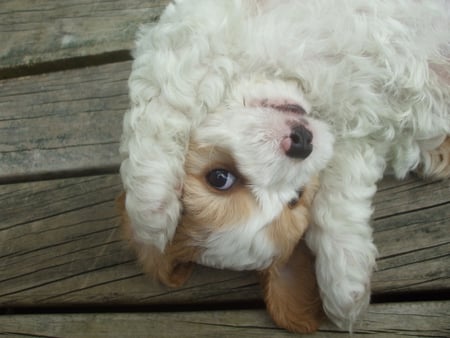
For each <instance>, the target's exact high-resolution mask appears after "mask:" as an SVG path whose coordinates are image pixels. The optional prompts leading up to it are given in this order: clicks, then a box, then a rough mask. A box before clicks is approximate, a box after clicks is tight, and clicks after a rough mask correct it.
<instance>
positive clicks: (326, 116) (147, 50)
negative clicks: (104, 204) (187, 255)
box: [121, 0, 450, 325]
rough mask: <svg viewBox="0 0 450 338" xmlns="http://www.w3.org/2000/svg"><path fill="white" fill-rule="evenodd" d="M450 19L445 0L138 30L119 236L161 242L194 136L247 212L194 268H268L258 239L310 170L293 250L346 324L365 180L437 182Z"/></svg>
mask: <svg viewBox="0 0 450 338" xmlns="http://www.w3.org/2000/svg"><path fill="white" fill-rule="evenodd" d="M449 12H450V9H449V4H448V2H447V1H445V0H442V1H441V0H435V1H426V0H422V1H421V0H418V1H410V0H396V1H381V0H374V1H366V0H345V1H341V0H303V1H295V0H284V1H277V0H246V1H244V0H233V1H230V0H192V1H188V0H184V1H176V2H175V3H173V4H171V5H169V6H168V7H167V9H166V10H165V12H164V13H163V15H162V17H161V19H160V21H159V23H158V24H156V25H155V26H150V27H144V28H143V29H142V30H141V31H140V34H139V37H138V42H137V48H136V50H135V61H134V63H133V70H132V73H131V76H130V81H129V86H130V99H131V109H130V110H129V111H128V112H127V113H126V115H125V119H124V131H123V139H122V145H121V152H122V154H123V155H124V161H123V163H122V166H121V175H122V179H123V183H124V187H125V191H126V209H127V213H128V217H129V221H130V226H131V229H132V232H133V238H134V239H135V240H136V241H137V242H139V243H141V244H142V245H148V246H152V247H155V248H157V250H158V251H159V252H164V251H165V249H166V247H167V246H168V245H169V243H171V241H172V239H173V237H174V234H175V233H176V229H177V225H178V224H179V220H180V217H181V215H182V202H181V200H182V196H183V187H184V185H185V174H186V172H185V170H186V168H185V158H186V154H187V152H188V149H190V144H192V139H193V138H194V139H196V138H199V139H202V137H203V139H207V141H208V142H209V143H210V144H211V142H212V144H213V145H214V143H215V145H216V146H218V147H223V148H226V149H227V152H229V154H230V156H231V157H232V158H233V160H234V161H236V162H237V163H238V164H237V166H238V171H239V172H240V173H242V175H243V176H244V177H246V179H247V180H246V181H245V182H247V185H246V186H247V188H249V190H250V191H251V193H252V194H253V196H254V197H255V200H256V201H257V203H258V208H259V210H260V211H261V214H260V215H259V216H256V215H255V217H256V218H257V220H256V221H255V222H254V223H251V222H250V223H246V224H245V226H244V225H242V228H241V229H242V232H241V233H240V232H239V231H240V229H239V228H235V229H234V230H233V231H231V234H230V237H228V238H227V239H226V240H222V239H217V238H216V239H214V238H210V237H208V236H207V237H203V238H204V240H203V242H202V243H201V244H199V245H201V246H202V248H203V249H202V250H201V254H199V255H198V256H197V257H196V261H197V262H200V263H203V264H207V265H212V266H217V267H227V268H235V269H264V268H267V267H268V266H269V265H270V264H271V262H272V259H273V257H274V256H276V252H277V248H276V243H274V242H273V241H271V237H270V236H265V235H264V236H262V235H261V232H260V230H261V229H263V228H264V226H266V225H267V224H270V222H271V221H273V219H275V218H277V217H278V216H279V214H280V213H281V210H282V209H283V205H286V203H288V201H289V200H291V199H292V198H293V197H294V196H295V194H296V193H297V192H298V190H299V189H302V188H303V187H304V186H306V185H307V184H308V182H310V181H311V180H313V177H314V176H316V175H320V176H319V182H320V186H319V190H318V192H317V194H316V197H315V199H314V201H313V205H312V207H311V212H312V213H313V223H314V225H313V226H312V227H310V229H309V231H308V233H307V242H308V244H309V246H310V248H311V249H312V251H313V252H314V254H315V255H316V274H317V279H318V284H319V287H320V292H321V297H322V299H323V303H324V309H325V311H326V313H327V314H328V316H329V317H330V318H331V319H332V320H333V321H334V322H335V323H336V324H338V325H348V324H351V323H352V322H353V321H354V320H355V319H356V317H357V315H358V314H359V313H360V312H361V311H362V310H363V309H364V308H365V307H366V306H367V304H368V302H369V296H370V277H371V273H372V270H373V268H374V265H375V258H376V253H377V251H376V248H375V246H374V245H373V243H372V230H371V227H370V226H369V220H370V217H371V214H372V207H371V201H372V197H373V195H374V194H375V191H376V182H377V181H378V180H379V179H380V178H381V177H382V176H383V173H384V172H385V169H386V168H390V169H392V170H393V172H394V173H395V175H396V176H397V177H399V178H402V177H404V176H405V175H406V174H407V173H408V172H409V171H411V170H419V171H420V172H421V173H422V174H423V175H424V176H434V177H441V178H442V177H448V176H450V141H449V138H448V135H449V134H450V115H449V106H450V70H449V55H450V47H449V40H450V36H449V32H450V18H449ZM274 114H275V115H280V114H281V115H280V116H283V118H275V117H273V115H274ZM287 121H291V122H287ZM292 121H294V122H292ZM300 126H301V127H302V128H299V127H300ZM305 130H306V131H305ZM196 131H197V132H196ZM271 131H272V132H271ZM202 135H203V136H202ZM333 139H334V144H333ZM210 169H215V168H210ZM219 169H221V168H219ZM210 173H211V171H209V172H208V174H210ZM216 174H217V177H219V176H220V177H221V178H222V179H224V180H223V182H222V183H224V184H225V183H226V182H228V178H229V176H227V175H228V174H224V173H223V172H222V174H224V175H222V174H219V173H218V172H216ZM227 177H228V178H227ZM210 178H211V177H210ZM204 207H207V206H204ZM241 234H242V235H241ZM212 236H213V237H214V235H212ZM205 238H208V239H205ZM297 239H298V238H296V240H297ZM246 241H247V244H246V245H245V244H244V242H246ZM205 243H206V244H205ZM236 243H239V244H236ZM243 248H244V249H243ZM241 249H242V250H241Z"/></svg>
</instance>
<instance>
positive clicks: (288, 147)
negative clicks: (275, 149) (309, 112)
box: [284, 125, 313, 159]
mask: <svg viewBox="0 0 450 338" xmlns="http://www.w3.org/2000/svg"><path fill="white" fill-rule="evenodd" d="M312 139H313V134H312V133H311V132H310V131H309V130H308V129H307V128H306V127H305V126H303V125H300V126H295V127H293V128H292V132H291V134H290V135H289V138H288V139H287V140H286V141H285V145H284V148H285V151H286V155H287V156H289V157H291V158H300V159H305V158H307V157H308V156H309V155H310V154H311V152H312V150H313V145H312Z"/></svg>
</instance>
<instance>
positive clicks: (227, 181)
mask: <svg viewBox="0 0 450 338" xmlns="http://www.w3.org/2000/svg"><path fill="white" fill-rule="evenodd" d="M206 180H207V181H208V183H209V184H210V185H211V186H212V187H213V188H216V189H218V190H228V189H230V188H231V187H232V186H233V185H234V183H235V182H236V176H234V175H233V174H232V173H231V172H229V171H228V170H226V169H213V170H211V171H210V172H209V173H208V174H207V175H206Z"/></svg>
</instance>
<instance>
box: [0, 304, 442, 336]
mask: <svg viewBox="0 0 450 338" xmlns="http://www.w3.org/2000/svg"><path fill="white" fill-rule="evenodd" d="M449 313H450V302H448V301H447V302H423V303H400V304H376V305H372V306H371V307H370V308H369V311H368V313H367V314H366V316H365V317H364V318H363V319H362V320H361V322H360V323H358V324H357V325H356V327H355V328H354V332H353V334H352V337H355V338H360V337H361V338H362V337H367V336H370V335H375V336H376V335H379V336H382V337H387V338H389V337H449V336H450V326H449V321H450V316H449ZM0 327H1V329H0V334H4V335H8V336H18V337H19V336H27V337H34V336H45V337H64V336H70V337H86V336H90V337H161V338H162V337H236V336H239V337H293V336H296V335H294V334H291V333H289V332H287V331H285V330H282V329H279V328H277V327H275V326H274V324H273V323H272V322H271V320H270V318H269V317H268V315H267V313H266V312H265V311H264V310H240V311H202V312H166V313H100V314H99V313H95V314H94V313H86V314H49V315H45V314H42V315H8V316H2V317H0ZM348 336H349V334H348V332H344V331H340V330H338V329H337V328H335V327H334V326H332V325H331V324H324V325H323V326H322V327H321V329H320V331H319V332H317V333H316V334H315V335H314V337H317V338H329V337H348Z"/></svg>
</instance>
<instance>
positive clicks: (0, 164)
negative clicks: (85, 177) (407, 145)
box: [0, 62, 131, 181]
mask: <svg viewBox="0 0 450 338" xmlns="http://www.w3.org/2000/svg"><path fill="white" fill-rule="evenodd" d="M130 67H131V65H130V62H123V63H116V64H110V65H104V66H97V67H92V68H85V69H80V70H71V71H65V72H57V73H51V74H45V75H39V76H33V77H24V78H18V79H10V80H3V81H0V181H7V180H11V179H17V178H22V177H26V176H38V175H50V174H52V173H55V172H56V173H58V174H59V175H61V173H62V172H65V171H66V172H67V171H69V172H74V171H83V170H85V171H86V170H105V168H106V169H108V170H111V169H112V168H117V167H118V165H119V162H120V159H119V154H118V147H119V140H120V134H121V132H122V125H121V123H122V117H123V114H124V112H125V110H126V109H127V108H128V94H127V78H128V76H129V72H130Z"/></svg>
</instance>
